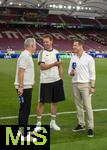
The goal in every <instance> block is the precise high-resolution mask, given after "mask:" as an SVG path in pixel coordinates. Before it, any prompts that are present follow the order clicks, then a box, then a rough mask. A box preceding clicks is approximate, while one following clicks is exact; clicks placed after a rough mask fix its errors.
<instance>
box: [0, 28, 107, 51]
mask: <svg viewBox="0 0 107 150" xmlns="http://www.w3.org/2000/svg"><path fill="white" fill-rule="evenodd" d="M0 28H1V30H0V49H7V48H8V47H10V48H12V49H13V50H22V49H23V41H24V39H25V38H27V37H31V36H34V37H35V38H36V40H37V50H38V51H39V50H41V49H43V46H42V40H41V39H42V36H43V35H44V34H51V35H52V36H53V38H54V47H55V48H57V49H58V50H60V51H68V50H71V49H72V42H73V39H75V38H81V39H83V40H84V41H85V50H86V51H89V50H90V49H91V50H92V49H94V50H97V51H100V52H101V51H106V50H107V38H106V37H107V32H104V31H97V30H96V31H95V30H94V31H93V30H74V29H64V28H35V27H32V26H25V27H19V26H15V27H10V26H1V27H0Z"/></svg>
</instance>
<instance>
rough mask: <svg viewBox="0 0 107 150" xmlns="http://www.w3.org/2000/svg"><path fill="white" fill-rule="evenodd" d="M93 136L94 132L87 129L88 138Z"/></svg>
mask: <svg viewBox="0 0 107 150" xmlns="http://www.w3.org/2000/svg"><path fill="white" fill-rule="evenodd" d="M93 136H94V132H93V130H92V129H88V137H93Z"/></svg>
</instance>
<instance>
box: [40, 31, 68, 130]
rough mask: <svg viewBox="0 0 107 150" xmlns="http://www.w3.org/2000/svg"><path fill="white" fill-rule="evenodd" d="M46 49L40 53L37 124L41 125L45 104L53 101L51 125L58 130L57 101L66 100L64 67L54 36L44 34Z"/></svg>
mask: <svg viewBox="0 0 107 150" xmlns="http://www.w3.org/2000/svg"><path fill="white" fill-rule="evenodd" d="M43 44H44V50H43V51H41V52H40V53H39V57H38V62H39V65H40V95H39V102H38V106H37V125H38V126H40V125H41V118H42V114H43V111H44V104H45V103H51V122H50V127H51V128H53V129H54V130H56V131H59V130H60V127H59V126H58V125H57V124H56V113H57V103H58V102H60V101H63V100H65V95H64V89H63V80H62V75H63V68H62V62H61V60H60V58H59V52H58V51H57V50H55V49H53V47H52V44H53V37H52V36H51V35H48V34H47V35H44V36H43Z"/></svg>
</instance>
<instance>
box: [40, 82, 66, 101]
mask: <svg viewBox="0 0 107 150" xmlns="http://www.w3.org/2000/svg"><path fill="white" fill-rule="evenodd" d="M64 100H65V94H64V88H63V80H58V81H56V82H52V83H41V84H40V98H39V102H41V103H56V102H60V101H64Z"/></svg>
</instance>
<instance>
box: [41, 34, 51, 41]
mask: <svg viewBox="0 0 107 150" xmlns="http://www.w3.org/2000/svg"><path fill="white" fill-rule="evenodd" d="M45 38H49V39H50V41H53V37H52V35H50V34H45V35H43V39H45Z"/></svg>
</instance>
